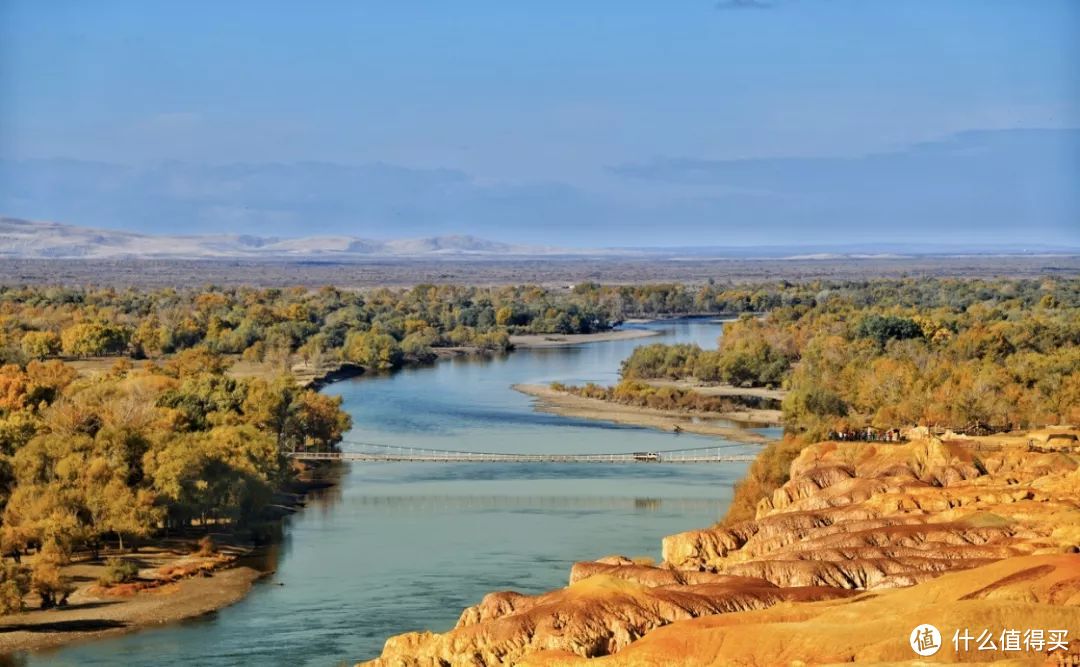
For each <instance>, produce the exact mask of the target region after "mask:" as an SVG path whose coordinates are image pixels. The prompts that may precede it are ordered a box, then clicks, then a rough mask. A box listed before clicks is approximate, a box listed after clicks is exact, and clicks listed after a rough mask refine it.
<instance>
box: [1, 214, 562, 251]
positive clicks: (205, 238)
mask: <svg viewBox="0 0 1080 667" xmlns="http://www.w3.org/2000/svg"><path fill="white" fill-rule="evenodd" d="M568 252H569V251H564V250H559V249H556V248H546V247H536V246H521V245H512V244H507V243H497V242H495V241H487V240H484V239H478V238H475V237H473V236H437V237H429V238H419V239H395V240H389V241H382V240H374V239H363V238H358V237H354V236H308V237H303V238H280V237H273V236H252V235H236V234H221V235H201V236H195V235H182V234H176V235H150V234H139V233H135V232H127V231H120V230H111V229H94V228H90V227H78V226H74V225H65V224H61V223H56V222H37V221H29V220H20V219H17V218H0V257H18V258H24V259H30V258H52V259H60V258H83V259H98V258H100V259H104V258H120V257H147V258H186V259H195V258H259V257H267V258H270V257H311V258H315V257H343V258H344V257H354V256H355V257H417V256H454V255H463V256H474V255H500V256H504V255H550V254H567V253H568Z"/></svg>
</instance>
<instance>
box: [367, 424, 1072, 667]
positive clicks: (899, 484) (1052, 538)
mask: <svg viewBox="0 0 1080 667" xmlns="http://www.w3.org/2000/svg"><path fill="white" fill-rule="evenodd" d="M1058 440H1059V441H1061V442H1063V443H1064V445H1063V448H1062V449H1052V448H1049V445H1047V444H1042V445H1040V448H1039V449H1035V448H1033V447H1031V446H1030V445H1029V444H1028V443H1027V441H1026V440H1024V439H1021V438H1015V439H1013V440H1009V439H999V440H994V439H989V438H983V439H966V440H960V439H955V440H946V441H941V440H935V439H926V440H920V441H916V442H912V443H909V444H902V445H900V444H891V445H886V444H865V443H864V444H855V443H831V442H830V443H820V444H818V445H815V446H812V447H809V448H807V449H806V450H804V451H803V452H802V454H801V455H800V456H799V458H798V459H796V460H795V461H794V463H793V464H792V466H791V475H790V479H789V481H788V482H787V483H785V484H784V485H783V486H782V487H781V488H779V489H777V490H776V491H775V492H774V493H773V494H772V495H771V497H769V498H767V499H765V500H763V501H762V503H761V504H760V506H759V508H758V512H757V516H756V517H755V518H754V519H753V520H751V521H744V522H741V523H738V524H735V525H731V526H725V527H715V528H711V529H705V530H695V531H690V532H686V533H681V534H679V535H673V536H670V537H668V538H665V539H664V541H663V557H664V562H663V563H661V564H660V565H659V566H653V565H650V564H645V563H643V562H641V561H635V560H632V559H628V558H622V557H609V558H605V559H601V560H600V561H595V562H585V563H577V564H575V565H574V566H573V569H572V570H571V573H570V585H569V586H568V587H567V588H565V589H561V590H558V591H554V592H551V593H547V594H544V595H539V596H525V595H520V594H517V593H512V592H502V593H493V594H491V595H488V596H487V597H485V598H484V600H483V601H482V602H481V603H480V604H479V605H476V606H475V607H472V608H470V609H467V610H465V612H464V613H463V614H462V616H461V619H460V621H459V622H458V624H457V626H456V627H455V628H454V629H453V630H451V631H450V632H447V633H444V634H433V633H409V634H406V635H401V636H399V637H395V638H393V639H391V640H389V641H388V642H387V644H386V647H385V650H384V652H383V655H382V657H381V658H379V659H377V660H375V661H372V662H371V663H369V664H371V665H373V666H379V667H389V666H391V665H393V666H396V667H411V666H414V665H415V666H420V665H440V666H443V665H509V664H536V665H563V664H566V665H571V664H573V665H577V664H579V663H581V662H582V661H583V660H584V659H589V658H599V657H602V656H610V657H608V658H605V659H604V660H600V661H599V662H600V663H601V664H604V665H608V664H611V665H661V664H687V665H694V664H700V665H707V664H762V665H764V664H788V662H790V661H792V660H805V659H806V657H807V656H814V657H815V660H818V661H820V662H847V661H851V660H854V659H858V660H863V659H864V658H865V659H868V660H879V661H893V660H900V659H907V658H910V657H911V656H910V654H908V653H904V651H902V650H901V649H904V650H909V649H907V644H906V641H905V638H906V636H907V633H908V632H910V630H911V628H912V627H915V626H916V625H918V624H919V623H922V622H929V621H928V620H927V619H935V618H937V619H949V622H950V623H953V622H955V623H959V622H961V621H965V622H966V621H970V622H971V624H972V626H973V627H975V626H978V625H979V623H980V622H981V623H984V624H985V620H986V619H987V618H997V619H1000V618H1001V617H1002V613H1003V610H1008V611H1012V609H1011V606H1012V605H1017V604H1023V605H1025V606H1024V608H1023V616H1024V618H1023V620H1024V622H1025V623H1028V622H1034V621H1035V619H1038V621H1039V622H1040V623H1044V624H1048V625H1046V627H1052V626H1054V624H1059V625H1060V624H1064V625H1060V627H1072V628H1080V555H1076V554H1075V553H1073V552H1077V551H1080V467H1078V466H1080V456H1077V454H1075V453H1073V452H1072V451H1071V450H1069V449H1065V448H1068V447H1072V441H1071V440H1068V439H1065V438H1059V439H1058ZM809 602H815V603H816V604H813V605H810V604H807V603H809ZM779 603H784V604H779ZM777 605H779V606H777ZM920 614H921V615H920ZM943 622H944V621H943ZM894 626H895V627H894ZM908 626H910V627H908ZM950 627H951V626H950ZM979 627H981V626H979ZM1055 627H1056V626H1055ZM721 649H722V650H721ZM721 655H722V656H723V660H721V659H720V656H721ZM670 656H680V657H679V659H678V661H677V662H673V661H672V660H671V659H669V657H670ZM955 657H957V658H960V657H962V656H955ZM980 657H985V656H980ZM1013 657H1015V656H1013ZM665 658H667V659H665ZM1026 658H1031V659H1033V660H1038V659H1040V658H1039V657H1038V656H1025V659H1026ZM590 664H591V663H590Z"/></svg>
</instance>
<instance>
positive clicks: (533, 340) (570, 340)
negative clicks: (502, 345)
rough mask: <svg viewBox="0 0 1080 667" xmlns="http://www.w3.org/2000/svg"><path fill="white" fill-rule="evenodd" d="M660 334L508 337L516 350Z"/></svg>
mask: <svg viewBox="0 0 1080 667" xmlns="http://www.w3.org/2000/svg"><path fill="white" fill-rule="evenodd" d="M660 333H661V332H659V331H656V330H653V329H618V330H616V331H601V332H599V333H591V334H529V335H527V336H510V342H511V343H513V344H514V347H518V348H529V347H561V346H563V345H580V344H581V343H599V342H602V341H611V340H630V339H633V338H648V337H649V336H658V335H660Z"/></svg>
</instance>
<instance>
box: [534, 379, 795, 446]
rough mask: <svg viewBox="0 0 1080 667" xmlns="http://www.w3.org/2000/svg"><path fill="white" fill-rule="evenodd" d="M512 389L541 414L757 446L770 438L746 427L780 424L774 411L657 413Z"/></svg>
mask: <svg viewBox="0 0 1080 667" xmlns="http://www.w3.org/2000/svg"><path fill="white" fill-rule="evenodd" d="M513 388H514V389H515V390H517V391H520V392H521V393H523V394H528V395H529V396H532V397H534V398H536V399H537V402H536V409H537V410H539V411H541V412H550V413H552V414H557V415H561V416H564V417H575V418H578V419H594V420H599V421H607V422H614V423H617V424H626V425H629V426H642V427H645V428H657V429H660V430H664V431H673V430H678V431H685V432H687V433H698V434H701V435H711V436H719V437H723V438H726V439H728V440H735V441H738V442H746V443H754V444H763V443H765V442H766V441H767V438H766V437H765V436H763V435H762V434H761V433H759V432H757V431H752V430H748V429H746V428H744V427H743V426H742V425H743V424H759V425H771V424H775V423H777V422H778V421H779V413H778V411H775V410H752V409H746V410H738V411H732V412H696V413H691V412H686V411H682V410H657V409H654V408H648V407H641V406H636V405H624V404H622V403H615V402H611V401H605V400H601V399H598V398H587V397H584V396H577V395H575V394H572V393H570V392H567V391H560V390H558V389H554V388H552V387H551V386H549V385H539V384H515V385H514V387H513ZM733 422H736V423H733Z"/></svg>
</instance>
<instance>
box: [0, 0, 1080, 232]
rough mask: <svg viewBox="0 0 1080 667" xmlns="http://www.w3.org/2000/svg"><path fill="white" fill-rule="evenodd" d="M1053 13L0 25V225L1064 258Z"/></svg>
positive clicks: (1017, 0)
mask: <svg viewBox="0 0 1080 667" xmlns="http://www.w3.org/2000/svg"><path fill="white" fill-rule="evenodd" d="M1078 62H1080V3H1077V2H1074V1H1072V0H1060V1H1055V0H1040V1H1039V2H1030V1H1024V0H978V1H976V0H968V1H965V0H939V1H931V0H911V1H908V2H897V1H895V0H893V1H877V0H775V1H774V2H767V1H766V0H759V1H756V2H755V1H752V0H739V1H737V2H729V1H726V0H724V1H721V2H720V3H719V4H718V3H717V2H716V0H712V1H706V2H696V1H690V0H682V1H679V2H665V3H660V2H631V1H622V2H603V1H600V0H596V1H593V2H580V1H576V2H573V1H567V2H562V1H558V0H546V1H544V2H496V1H493V2H467V1H462V2H452V3H450V2H446V3H434V2H419V1H409V0H398V1H396V2H364V1H360V0H357V1H353V2H344V1H343V2H318V1H315V2H310V3H297V2H272V1H266V0H264V1H262V2H241V1H236V2H229V3H221V2H198V1H196V2H184V3H157V2H152V3H148V2H119V1H109V0H102V1H100V2H94V3H88V2H79V1H76V0H70V1H69V0H50V1H48V2H35V1H22V0H5V1H4V2H3V3H2V4H0V213H2V214H6V215H12V216H17V217H26V218H32V219H37V218H41V219H52V220H58V221H61V222H69V223H73V224H84V225H94V226H104V227H115V228H124V229H134V230H143V231H169V232H172V231H177V230H183V231H198V232H217V231H230V232H238V233H269V234H281V235H308V234H312V233H326V234H341V233H344V234H353V235H357V236H369V237H382V238H389V237H402V236H423V235H430V234H446V233H472V234H477V235H480V236H485V237H489V238H493V239H497V240H504V241H521V242H528V243H549V244H553V245H692V244H698V243H700V244H703V245H744V244H789V243H822V242H825V243H838V242H846V241H850V242H875V241H881V242H884V241H903V242H911V241H917V242H925V243H935V242H949V243H953V242H961V241H963V240H965V239H970V238H972V237H973V236H975V237H976V238H978V239H979V240H980V241H981V242H984V243H1022V242H1026V243H1033V242H1037V243H1050V244H1055V243H1056V244H1068V245H1077V244H1080V194H1078V192H1077V187H1076V185H1075V184H1076V183H1080V130H1078V128H1080V77H1078V76H1077V69H1076V68H1077V65H1076V64H1077V63H1078Z"/></svg>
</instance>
